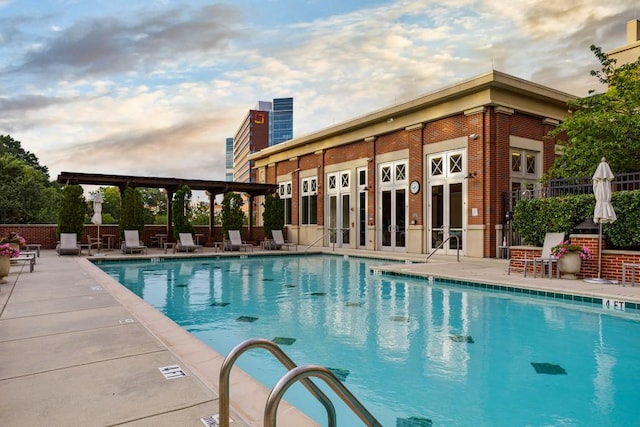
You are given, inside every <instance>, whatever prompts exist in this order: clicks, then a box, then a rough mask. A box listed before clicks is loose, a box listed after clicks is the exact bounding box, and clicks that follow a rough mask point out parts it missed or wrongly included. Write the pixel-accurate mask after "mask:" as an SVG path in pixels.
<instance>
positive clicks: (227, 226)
mask: <svg viewBox="0 0 640 427" xmlns="http://www.w3.org/2000/svg"><path fill="white" fill-rule="evenodd" d="M243 204H244V202H243V201H242V196H240V194H238V193H226V194H225V195H224V198H223V199H222V212H221V215H222V218H221V219H222V233H223V234H224V237H229V233H228V231H229V230H242V225H243V224H244V219H245V216H244V213H243V212H242V205H243Z"/></svg>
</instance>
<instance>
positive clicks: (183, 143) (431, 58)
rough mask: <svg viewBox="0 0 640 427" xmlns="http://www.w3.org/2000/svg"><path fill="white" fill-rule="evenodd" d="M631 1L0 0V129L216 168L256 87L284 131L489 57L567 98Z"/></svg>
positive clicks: (77, 153) (183, 172)
mask: <svg viewBox="0 0 640 427" xmlns="http://www.w3.org/2000/svg"><path fill="white" fill-rule="evenodd" d="M636 18H640V5H639V4H638V0H616V1H615V2H603V1H602V0H563V1H554V2H549V1H548V0H510V1H504V0H485V1H474V0H261V1H258V0H234V1H219V2H218V1H200V0H183V1H172V0H140V1H131V0H126V1H123V0H93V1H82V0H0V134H2V135H7V134H8V135H11V137H13V139H15V140H17V141H20V142H21V144H22V147H23V148H24V149H25V150H27V151H30V152H31V153H33V154H35V155H36V156H37V157H38V159H39V160H40V164H42V165H45V166H47V167H48V168H49V175H50V178H51V180H55V179H56V177H57V175H58V174H59V173H60V172H62V171H65V172H83V173H104V174H123V175H144V176H147V175H150V176H159V177H176V178H190V179H205V180H224V175H225V139H226V138H227V137H232V136H233V135H234V134H235V132H236V130H237V129H238V126H239V125H240V123H241V121H242V120H243V118H244V117H245V115H246V113H247V112H248V110H249V109H251V108H253V107H255V105H256V103H257V101H258V100H264V101H271V100H272V99H273V98H283V97H293V98H294V137H300V136H303V135H306V134H309V133H311V132H315V131H318V130H321V129H324V128H326V127H328V126H332V125H335V124H337V123H341V122H344V121H347V120H350V119H352V118H355V117H358V116H362V115H366V114H367V113H369V112H372V111H375V110H379V109H381V108H385V107H389V106H392V105H394V104H396V103H399V102H402V101H407V100H409V99H413V98H416V97H418V96H420V95H424V94H427V93H430V92H433V91H435V90H438V89H441V88H443V87H446V86H450V85H453V84H456V83H458V82H460V81H463V80H466V79H469V78H472V77H474V76H477V75H480V74H484V73H486V72H489V71H491V70H492V69H495V70H498V71H501V72H504V73H507V74H511V75H513V76H516V77H519V78H523V79H527V80H531V81H533V82H535V83H539V84H542V85H547V86H550V87H552V88H554V89H557V90H561V91H564V92H567V93H570V94H573V95H577V96H585V95H587V93H588V91H589V90H590V89H598V82H597V80H596V79H595V78H594V77H592V76H590V73H589V72H590V70H593V69H599V63H598V61H597V59H596V58H595V56H594V55H593V53H592V52H591V51H590V50H589V46H590V45H592V44H595V45H597V46H600V47H602V48H603V50H605V51H608V50H611V49H614V48H616V47H620V46H623V45H624V44H625V43H626V22H628V21H630V20H632V19H636Z"/></svg>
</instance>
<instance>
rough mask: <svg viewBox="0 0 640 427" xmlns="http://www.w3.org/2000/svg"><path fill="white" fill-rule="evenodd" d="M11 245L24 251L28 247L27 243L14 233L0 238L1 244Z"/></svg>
mask: <svg viewBox="0 0 640 427" xmlns="http://www.w3.org/2000/svg"><path fill="white" fill-rule="evenodd" d="M4 243H9V244H11V245H13V246H15V247H16V248H17V249H24V248H26V247H27V241H26V240H25V239H24V237H22V236H21V235H19V234H18V233H17V232H15V231H12V232H11V233H9V234H7V235H6V236H4V237H2V238H0V244H4Z"/></svg>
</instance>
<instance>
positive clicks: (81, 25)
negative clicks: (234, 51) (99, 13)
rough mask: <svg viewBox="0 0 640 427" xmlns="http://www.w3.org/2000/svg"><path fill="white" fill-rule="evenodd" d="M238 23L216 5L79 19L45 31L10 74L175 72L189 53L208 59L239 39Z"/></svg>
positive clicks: (73, 75) (230, 9)
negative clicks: (64, 27)
mask: <svg viewBox="0 0 640 427" xmlns="http://www.w3.org/2000/svg"><path fill="white" fill-rule="evenodd" d="M239 18H240V14H239V11H238V10H237V9H236V8H234V7H231V6H226V5H221V4H214V5H211V6H206V7H204V8H202V9H199V10H189V9H184V8H174V9H168V10H164V11H162V12H156V13H141V14H140V15H137V16H136V17H135V18H133V19H124V18H116V17H100V18H83V19H81V20H79V21H78V22H76V23H74V24H73V25H71V26H70V27H68V28H66V29H63V30H61V31H55V32H51V33H50V35H49V38H47V39H45V40H43V41H42V42H41V43H39V44H37V45H36V46H35V47H33V48H32V49H30V51H29V52H27V53H26V54H25V56H24V59H23V61H22V62H21V63H20V64H18V65H17V66H15V67H14V68H13V69H12V71H13V72H14V73H29V74H41V75H47V76H49V77H51V78H54V79H55V78H87V77H95V76H105V75H109V74H112V73H130V72H137V73H149V72H153V71H154V70H156V69H157V68H158V65H160V64H161V65H162V68H166V69H177V68H178V67H179V65H180V64H181V63H183V62H184V61H185V60H187V59H189V58H190V55H191V54H213V53H214V52H216V51H220V50H222V49H223V48H224V47H225V46H227V44H228V43H229V41H230V40H232V39H233V38H234V37H236V36H238V35H239V29H238V27H237V24H238V22H239ZM138 19H139V20H138ZM56 76H57V77H56Z"/></svg>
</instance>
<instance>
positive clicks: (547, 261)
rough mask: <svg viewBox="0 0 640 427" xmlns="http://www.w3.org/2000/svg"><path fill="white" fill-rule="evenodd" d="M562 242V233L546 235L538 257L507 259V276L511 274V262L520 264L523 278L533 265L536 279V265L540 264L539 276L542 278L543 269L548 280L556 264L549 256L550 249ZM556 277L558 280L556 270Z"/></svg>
mask: <svg viewBox="0 0 640 427" xmlns="http://www.w3.org/2000/svg"><path fill="white" fill-rule="evenodd" d="M563 241H564V233H547V234H545V236H544V243H543V244H542V253H541V254H540V256H539V257H534V258H521V259H518V258H515V259H514V258H509V266H508V267H507V274H511V264H512V263H513V262H522V263H523V266H524V277H527V269H528V267H529V264H531V265H533V277H536V274H537V271H538V264H540V275H541V276H542V277H544V273H545V271H546V270H545V269H548V271H549V278H551V277H552V274H553V265H554V264H556V265H557V263H558V259H557V258H554V257H553V256H551V248H553V247H554V246H556V245H559V244H560V243H562V242H563ZM556 274H557V277H558V278H560V272H559V271H558V269H557V268H556Z"/></svg>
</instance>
